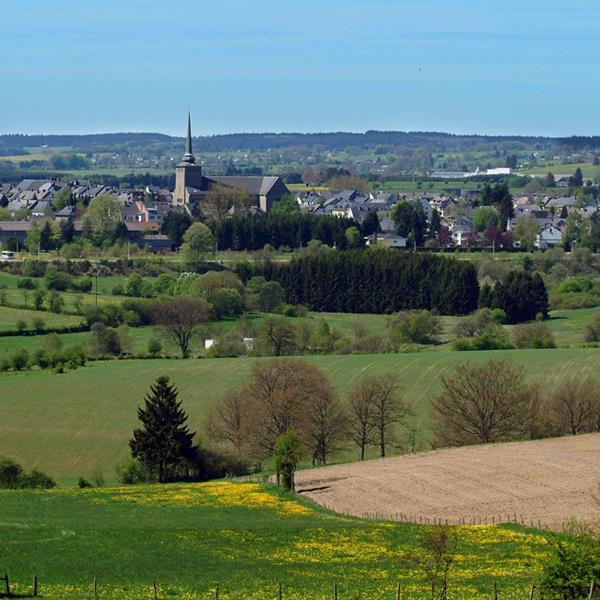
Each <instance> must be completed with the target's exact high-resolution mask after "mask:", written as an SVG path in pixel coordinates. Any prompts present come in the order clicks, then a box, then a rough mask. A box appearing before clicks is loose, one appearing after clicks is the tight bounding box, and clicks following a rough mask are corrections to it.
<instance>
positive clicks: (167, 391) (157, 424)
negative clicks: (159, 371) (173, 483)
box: [129, 375, 195, 483]
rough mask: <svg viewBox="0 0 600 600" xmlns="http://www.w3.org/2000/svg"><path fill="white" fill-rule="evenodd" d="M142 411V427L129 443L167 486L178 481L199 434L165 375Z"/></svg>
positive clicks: (153, 389)
mask: <svg viewBox="0 0 600 600" xmlns="http://www.w3.org/2000/svg"><path fill="white" fill-rule="evenodd" d="M144 404H145V405H144V408H138V419H139V420H140V421H141V422H142V428H140V429H135V430H134V432H133V437H132V439H131V440H130V441H129V447H130V448H131V455H132V457H133V458H134V459H139V460H140V461H141V462H142V463H143V464H144V465H145V466H146V467H147V468H148V469H149V470H150V471H152V472H154V473H156V474H157V475H158V481H159V482H160V483H163V482H165V481H169V479H172V478H174V476H175V475H176V473H177V470H178V467H179V466H180V465H181V464H182V463H185V461H186V460H188V459H190V458H191V456H192V454H193V448H194V447H193V443H192V440H193V438H194V435H195V433H192V432H190V431H189V429H188V427H187V425H186V422H187V420H188V416H187V414H186V413H185V411H184V410H183V409H182V407H181V402H180V401H178V400H177V389H176V388H175V386H173V385H171V384H170V383H169V378H168V377H167V376H165V375H163V376H162V377H159V378H158V379H157V380H156V382H155V383H154V384H153V385H152V386H151V387H150V393H149V394H147V395H146V398H145V403H144Z"/></svg>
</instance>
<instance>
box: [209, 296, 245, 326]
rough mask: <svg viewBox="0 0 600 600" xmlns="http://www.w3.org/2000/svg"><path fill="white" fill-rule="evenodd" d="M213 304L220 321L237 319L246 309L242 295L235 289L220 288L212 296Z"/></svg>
mask: <svg viewBox="0 0 600 600" xmlns="http://www.w3.org/2000/svg"><path fill="white" fill-rule="evenodd" d="M211 304H212V305H213V310H214V311H215V316H216V317H217V318H218V319H221V318H223V317H237V316H239V315H241V314H242V313H243V312H244V310H245V309H246V306H245V304H244V299H243V298H242V296H241V294H240V293H239V292H238V291H237V290H235V289H233V288H219V289H218V290H216V292H215V293H214V294H213V295H212V300H211Z"/></svg>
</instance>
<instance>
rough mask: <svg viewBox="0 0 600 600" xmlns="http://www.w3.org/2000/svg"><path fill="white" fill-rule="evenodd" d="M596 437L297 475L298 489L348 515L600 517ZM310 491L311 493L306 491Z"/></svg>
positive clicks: (549, 523) (599, 443)
mask: <svg viewBox="0 0 600 600" xmlns="http://www.w3.org/2000/svg"><path fill="white" fill-rule="evenodd" d="M599 455H600V434H588V435H581V436H570V437H564V438H555V439H545V440H536V441H530V442H514V443H510V444H490V445H487V446H470V447H463V448H450V449H443V450H438V451H434V452H425V453H421V454H413V455H406V456H395V457H390V458H384V459H378V460H372V461H369V462H368V463H354V464H351V465H334V466H330V467H323V468H320V469H310V470H306V471H301V472H299V473H298V474H297V477H296V485H297V489H298V491H302V490H303V489H305V490H306V492H305V493H304V495H306V496H308V497H310V498H311V499H313V500H315V501H316V502H319V503H320V504H323V505H325V506H327V507H330V508H332V509H334V510H338V511H340V512H343V513H348V514H352V515H358V516H361V515H365V514H367V513H384V514H386V515H394V516H395V517H396V515H398V516H397V517H396V518H399V516H400V515H405V516H407V518H409V519H410V520H413V521H417V522H419V521H420V520H423V522H425V521H432V520H434V519H442V520H446V519H447V520H448V521H449V522H452V523H457V522H485V521H487V522H491V521H492V519H494V520H495V522H498V520H500V521H501V522H506V521H510V520H512V519H515V518H516V519H517V520H518V521H521V520H523V521H525V522H526V523H531V522H533V523H534V524H535V525H536V526H537V525H538V523H541V525H542V527H546V528H555V529H557V528H560V527H562V526H563V525H564V524H565V522H566V521H568V520H569V519H571V518H577V519H581V520H584V521H586V522H588V523H594V524H597V523H599V522H600V506H598V504H597V503H596V502H595V501H594V498H593V497H592V491H593V489H594V487H595V486H597V480H598V456H599ZM311 490H312V491H311Z"/></svg>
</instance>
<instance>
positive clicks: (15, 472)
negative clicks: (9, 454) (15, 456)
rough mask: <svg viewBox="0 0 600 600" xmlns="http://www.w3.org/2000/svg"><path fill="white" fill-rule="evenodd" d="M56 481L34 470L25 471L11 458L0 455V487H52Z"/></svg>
mask: <svg viewBox="0 0 600 600" xmlns="http://www.w3.org/2000/svg"><path fill="white" fill-rule="evenodd" d="M55 486H56V483H55V482H54V480H53V479H52V478H51V477H48V475H46V474H44V473H42V472H41V471H36V470H35V469H34V470H33V471H31V473H25V471H23V468H22V467H21V465H19V464H17V463H16V462H14V461H13V460H10V459H8V458H2V457H0V488H3V489H19V488H21V489H23V488H46V489H47V488H53V487H55Z"/></svg>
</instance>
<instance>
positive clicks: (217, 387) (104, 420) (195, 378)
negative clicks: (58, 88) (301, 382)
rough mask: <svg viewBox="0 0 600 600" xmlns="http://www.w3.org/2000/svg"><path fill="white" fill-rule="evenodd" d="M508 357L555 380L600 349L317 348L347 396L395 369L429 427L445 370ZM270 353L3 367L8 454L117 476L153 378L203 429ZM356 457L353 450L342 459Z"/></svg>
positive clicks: (64, 476) (580, 368)
mask: <svg viewBox="0 0 600 600" xmlns="http://www.w3.org/2000/svg"><path fill="white" fill-rule="evenodd" d="M500 357H508V358H510V359H512V360H514V361H515V362H517V363H519V364H522V365H524V366H525V368H526V370H527V373H528V375H529V376H530V377H532V378H536V379H538V380H540V381H541V382H542V383H543V384H546V385H548V386H552V385H554V384H556V382H558V381H560V380H561V379H563V378H565V377H566V376H570V375H573V374H575V373H578V372H580V373H581V374H588V373H591V372H598V371H599V370H600V349H555V350H513V351H491V352H421V353H417V354H384V355H349V356H337V355H328V356H310V357H304V358H303V360H306V361H307V362H311V363H313V364H316V365H318V366H319V367H321V368H322V369H324V371H325V372H326V373H327V375H328V376H329V377H330V379H331V381H332V383H333V385H334V387H335V388H336V390H337V391H338V392H339V393H340V394H342V396H343V395H344V394H345V393H346V392H347V391H348V390H349V389H350V388H351V387H352V386H353V385H354V384H355V382H356V381H357V380H358V379H360V378H361V377H362V376H363V375H365V374H382V373H387V372H394V373H396V374H397V375H398V377H399V380H400V384H401V392H402V394H403V396H404V397H405V398H406V400H407V402H408V403H409V404H410V406H411V407H412V408H413V413H414V416H413V417H412V418H413V420H414V421H415V422H416V423H418V424H420V425H421V431H422V435H423V436H424V437H426V436H427V432H428V423H427V420H428V411H429V403H430V400H431V398H432V397H434V396H435V394H437V392H438V391H439V378H440V376H441V375H443V374H444V373H446V372H448V371H449V370H451V369H452V368H453V367H454V366H456V365H457V364H459V363H461V362H464V361H469V360H470V361H485V360H489V359H491V358H500ZM261 360H268V359H264V358H263V359H252V358H233V359H201V360H198V359H189V360H131V361H127V360H124V361H99V362H93V363H89V365H88V366H86V367H84V368H81V369H78V370H76V371H72V372H69V373H65V374H62V375H57V374H54V373H52V372H51V371H33V372H28V373H5V374H0V455H4V456H9V457H11V458H13V459H15V460H17V461H18V462H20V463H22V464H23V466H24V467H26V468H27V469H31V468H34V467H35V468H39V469H42V470H44V471H46V472H48V474H50V475H52V476H54V477H57V478H59V479H60V480H61V482H63V483H72V482H74V481H76V480H77V477H78V476H79V475H83V476H86V477H89V476H90V475H91V474H92V473H93V471H94V470H95V469H102V470H103V471H104V474H105V476H106V478H107V479H108V480H109V481H110V480H113V478H114V467H115V465H116V464H117V463H118V462H120V461H121V460H123V459H124V458H126V457H127V455H128V445H127V441H128V439H129V437H130V435H131V431H132V430H133V428H134V426H136V424H137V416H136V407H137V406H139V405H141V404H142V402H143V399H144V395H145V393H146V392H147V390H148V388H149V386H150V384H151V383H152V382H153V381H154V380H155V379H156V377H158V376H159V375H162V374H166V375H169V376H170V377H171V379H172V381H173V382H174V383H175V385H176V386H177V387H178V388H179V392H180V395H179V397H180V399H181V400H182V401H183V405H184V408H185V409H186V410H187V412H188V414H189V416H190V427H191V428H192V430H196V431H199V432H200V433H202V434H203V430H204V424H205V421H206V417H207V415H208V413H209V411H210V409H211V408H212V407H213V406H214V405H215V403H216V402H217V401H218V400H219V399H220V397H221V396H222V394H223V392H224V391H225V390H227V389H228V388H230V387H234V386H238V385H239V384H240V382H242V381H243V380H244V378H245V377H246V376H247V375H248V374H249V373H250V370H251V368H252V365H253V364H255V362H257V361H261ZM355 458H356V451H355V449H354V448H349V449H348V451H347V452H346V453H345V454H343V455H342V456H340V459H345V460H351V459H355Z"/></svg>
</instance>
